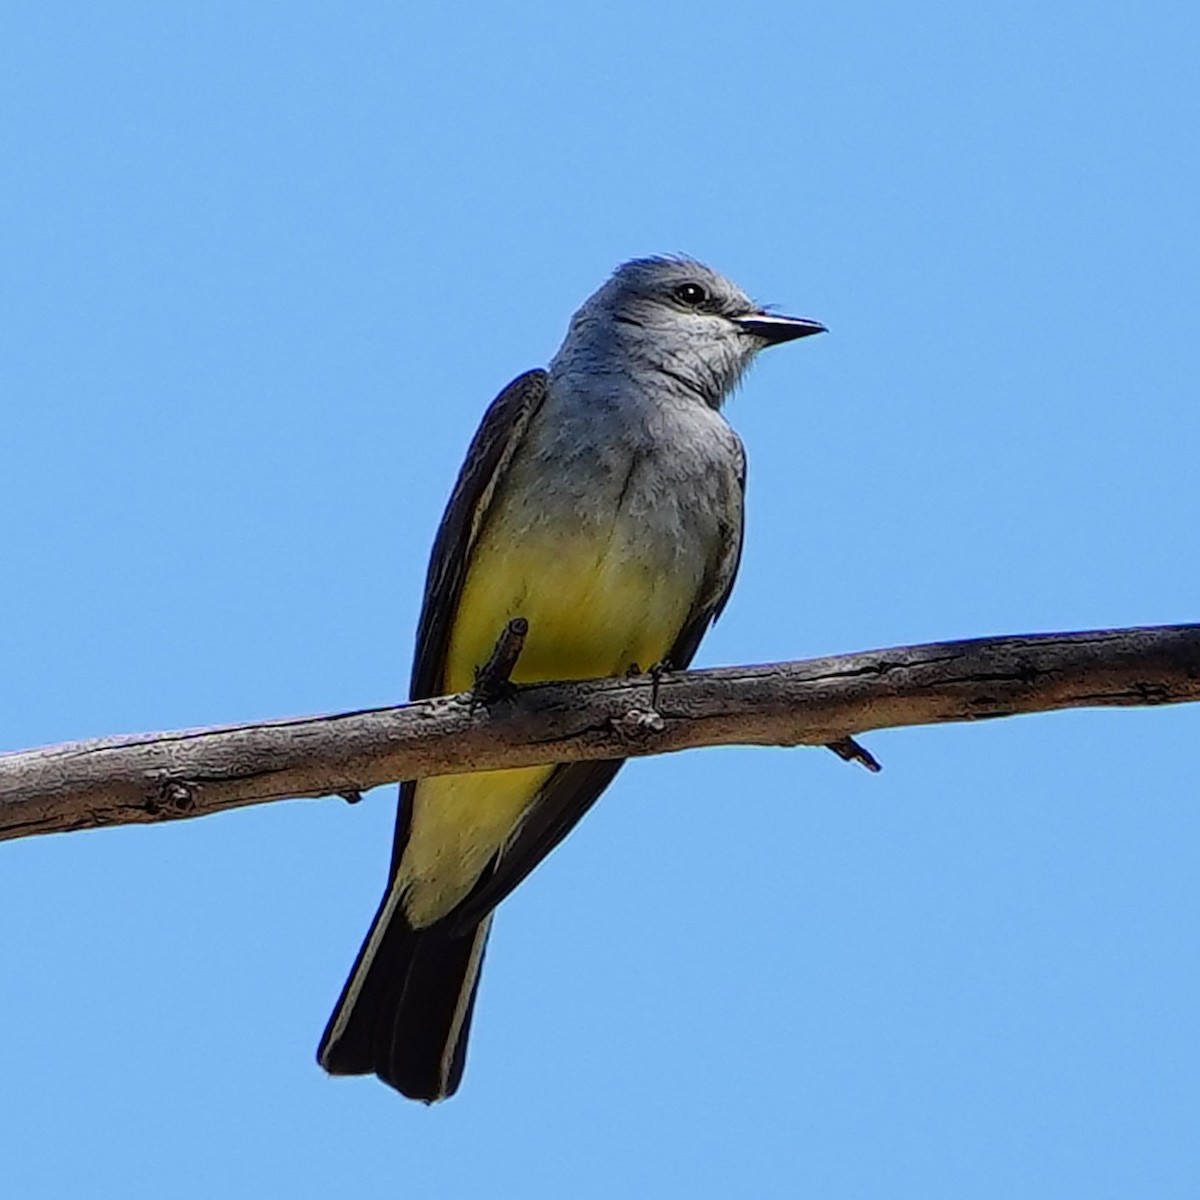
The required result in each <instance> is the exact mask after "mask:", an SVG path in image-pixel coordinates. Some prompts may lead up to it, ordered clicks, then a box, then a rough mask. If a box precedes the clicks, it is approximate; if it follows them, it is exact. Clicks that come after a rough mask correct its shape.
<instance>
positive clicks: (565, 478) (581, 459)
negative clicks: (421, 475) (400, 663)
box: [317, 255, 825, 1103]
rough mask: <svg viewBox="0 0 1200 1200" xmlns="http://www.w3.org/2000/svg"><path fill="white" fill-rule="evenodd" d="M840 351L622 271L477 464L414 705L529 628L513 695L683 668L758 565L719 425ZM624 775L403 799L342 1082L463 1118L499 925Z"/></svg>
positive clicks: (492, 418) (473, 454)
mask: <svg viewBox="0 0 1200 1200" xmlns="http://www.w3.org/2000/svg"><path fill="white" fill-rule="evenodd" d="M823 332H825V326H824V325H822V324H821V323H820V322H818V321H814V320H810V319H808V318H802V317H788V316H782V315H779V314H778V313H776V312H774V311H770V310H768V309H767V308H764V307H762V306H759V305H757V304H755V303H754V302H753V301H751V299H750V298H749V296H748V295H747V294H746V293H745V292H744V291H743V290H742V289H741V288H740V287H738V286H737V285H736V284H734V283H732V282H731V281H730V280H728V279H726V278H725V277H723V276H722V275H720V274H718V273H717V272H716V271H714V270H713V269H711V268H710V267H707V266H705V265H703V264H702V263H700V262H697V261H695V260H694V259H691V258H688V257H686V256H682V255H671V256H655V257H648V258H638V259H633V260H631V261H629V262H626V263H623V264H622V265H620V266H619V267H617V269H616V270H615V271H614V272H613V274H612V275H611V277H610V278H609V279H608V280H607V281H606V282H605V283H604V284H603V286H601V287H600V288H599V290H598V291H596V292H595V293H594V294H593V295H592V296H591V297H590V298H589V299H588V300H587V301H585V302H584V304H583V305H582V307H580V309H579V310H578V311H577V312H576V313H575V314H574V316H573V317H572V318H571V321H570V324H569V326H568V329H567V333H566V337H565V339H564V341H563V343H562V346H561V347H560V348H559V350H558V352H557V353H556V354H555V356H554V358H553V359H552V360H551V362H550V364H549V366H548V367H547V368H545V369H536V370H532V371H528V372H526V373H525V374H523V375H520V376H518V377H517V378H516V379H514V380H513V381H512V383H510V384H509V385H508V386H507V387H506V388H505V389H504V390H503V391H502V392H501V393H500V394H499V395H498V396H497V397H496V399H495V400H494V401H493V402H492V404H491V406H490V407H489V408H488V409H487V411H486V413H485V415H484V417H483V420H482V423H481V424H480V427H479V429H478V431H477V432H476V434H475V437H474V439H473V441H472V442H471V445H470V448H469V449H468V451H467V456H466V459H465V461H464V463H463V466H462V468H461V470H460V472H459V475H458V479H457V481H456V483H455V485H454V488H453V491H452V493H451V496H450V500H449V502H448V504H447V507H446V510H445V514H444V516H443V517H442V521H441V524H440V526H439V528H438V531H437V535H436V538H435V540H434V545H433V550H432V554H431V557H430V562H429V569H428V574H427V578H426V584H425V593H424V602H423V605H422V611H421V615H420V619H419V622H418V627H417V636H416V653H415V657H414V662H413V670H412V679H411V686H410V697H411V699H413V700H420V699H424V698H427V697H430V696H439V695H446V694H449V693H458V692H465V691H469V690H471V689H472V687H473V685H474V683H475V680H476V678H477V672H478V671H479V670H480V668H481V666H482V665H483V664H484V663H485V662H486V661H487V660H488V658H489V656H490V654H491V652H492V650H493V647H494V646H495V644H496V641H497V636H498V635H499V634H500V633H501V632H502V631H503V630H504V629H505V627H506V623H507V622H510V621H512V620H514V619H522V620H523V621H524V622H525V623H526V624H525V626H524V628H525V629H526V631H527V632H526V638H525V642H524V645H523V648H522V651H521V654H520V656H519V658H518V660H517V663H516V666H515V668H514V670H513V672H512V677H511V681H512V684H513V686H515V687H519V686H520V685H521V684H523V683H531V682H536V681H540V680H572V679H589V678H594V677H599V676H612V675H619V674H624V673H627V672H628V671H629V670H631V669H634V670H643V671H644V670H647V669H650V668H654V669H656V670H661V669H668V670H669V669H681V668H684V667H686V666H687V665H688V664H689V663H690V662H691V659H692V656H693V655H694V654H695V652H696V649H697V647H698V645H699V643H700V640H701V638H702V637H703V635H704V633H705V632H706V630H707V629H708V628H709V626H710V625H711V624H712V622H713V621H715V620H716V619H717V617H718V616H719V614H720V613H721V610H722V609H723V608H724V607H725V604H726V601H727V600H728V599H729V594H730V590H731V589H732V587H733V582H734V578H735V576H736V575H737V571H738V564H739V561H740V558H741V548H742V527H743V497H744V493H745V481H746V457H745V452H744V449H743V446H742V443H741V440H740V439H739V438H738V435H737V434H736V433H735V432H734V431H733V429H732V427H731V426H730V425H729V423H728V421H727V420H726V418H725V417H724V415H723V414H722V411H721V410H722V405H723V403H724V402H725V400H726V399H727V398H728V397H729V395H730V393H731V392H732V391H733V390H734V389H735V388H736V387H737V385H738V383H739V381H740V380H741V378H742V375H743V373H744V372H745V370H746V368H747V367H748V366H749V365H750V363H751V362H752V361H753V360H754V358H755V357H756V356H757V355H758V353H759V352H760V351H761V350H763V349H765V348H766V347H768V346H774V345H779V344H781V343H784V342H790V341H793V340H795V339H798V338H803V337H808V336H810V335H812V334H818V333H823ZM621 765H622V761H621V760H605V761H597V762H578V763H560V764H558V765H552V766H542V767H520V768H515V769H506V770H491V771H479V772H472V773H464V774H455V775H444V776H438V777H433V778H428V779H422V780H416V781H408V782H405V783H403V784H401V787H400V797H399V804H398V809H397V816H396V828H395V837H394V842H393V851H392V859H391V867H390V871H389V875H388V882H387V887H386V890H385V892H384V895H383V899H382V901H381V903H380V905H379V909H378V911H377V913H376V915H375V919H374V921H373V923H372V925H371V927H370V930H369V932H368V934H367V937H366V939H365V941H364V942H363V945H362V948H361V949H360V950H359V953H358V957H357V959H356V961H355V963H354V966H353V968H352V970H351V972H350V975H349V977H348V979H347V980H346V984H345V986H344V987H343V989H342V993H341V996H340V998H339V1000H338V1002H337V1005H336V1007H335V1008H334V1010H333V1013H332V1015H331V1016H330V1018H329V1022H328V1024H327V1025H326V1028H325V1032H324V1034H323V1036H322V1038H321V1041H320V1045H319V1047H318V1050H317V1061H318V1062H319V1063H320V1065H321V1066H322V1067H323V1068H324V1069H325V1070H326V1071H327V1072H329V1073H330V1074H333V1075H370V1074H375V1075H376V1076H378V1077H379V1079H381V1080H382V1081H383V1082H384V1083H386V1084H388V1085H389V1086H391V1087H393V1088H395V1089H396V1090H397V1091H399V1092H400V1093H401V1094H403V1095H404V1096H407V1097H410V1098H412V1099H414V1100H420V1101H424V1102H426V1103H433V1102H435V1101H440V1100H444V1099H446V1098H447V1097H449V1096H451V1095H453V1094H454V1092H455V1091H456V1090H457V1088H458V1086H459V1083H460V1082H461V1079H462V1074H463V1067H464V1064H465V1061H466V1051H467V1039H468V1033H469V1030H470V1025H471V1016H472V1012H473V1009H474V1006H475V998H476V993H477V989H478V985H479V976H480V968H481V967H482V965H483V958H484V951H485V948H486V945H487V940H488V934H489V932H490V929H491V925H492V920H493V915H494V911H495V908H496V906H497V905H498V904H499V903H500V902H501V901H502V900H503V899H504V898H505V897H506V896H507V895H508V894H509V893H510V892H511V891H512V890H513V888H515V887H516V886H517V885H518V884H519V883H520V882H521V881H522V880H523V879H524V878H525V877H526V876H527V875H528V874H529V873H530V871H532V870H533V869H534V868H535V867H536V866H537V864H538V863H539V862H541V860H542V859H543V858H545V856H546V855H547V854H548V853H549V852H550V851H551V850H553V849H554V847H555V846H556V845H558V843H559V842H560V841H561V840H562V839H563V838H564V837H565V836H566V835H567V834H568V833H569V832H570V831H571V829H572V828H573V827H574V826H575V824H576V823H577V822H578V821H579V820H580V818H581V817H582V816H583V815H584V814H585V813H586V812H587V810H588V809H589V808H590V807H591V806H592V804H593V803H595V801H596V799H597V798H598V797H599V795H600V793H601V792H603V791H604V789H605V788H606V787H607V786H608V785H609V783H611V782H612V779H613V777H614V776H615V775H616V773H617V771H618V769H619V768H620V767H621Z"/></svg>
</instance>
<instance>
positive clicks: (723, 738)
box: [0, 625, 1200, 840]
mask: <svg viewBox="0 0 1200 1200" xmlns="http://www.w3.org/2000/svg"><path fill="white" fill-rule="evenodd" d="M1189 700H1200V625H1174V626H1159V627H1154V628H1145V629H1115V630H1097V631H1093V632H1087V633H1064V634H1039V635H1030V636H1021V637H1002V638H981V639H977V640H972V641H962V642H942V643H934V644H930V645H924V646H901V647H897V648H895V649H890V650H875V651H869V652H867V653H862V654H847V655H840V656H838V657H836V658H819V659H810V660H807V661H804V662H790V663H775V664H772V665H768V666H759V667H723V668H720V669H717V670H706V671H687V672H681V673H678V674H667V675H664V676H663V677H662V678H661V679H658V680H655V679H654V678H652V677H651V676H649V675H641V676H636V677H633V678H628V679H600V680H590V681H587V682H583V683H566V684H563V683H547V684H538V685H534V686H529V687H523V688H521V689H520V690H519V691H517V692H516V693H515V695H510V696H501V697H500V698H495V699H490V700H488V701H487V702H486V703H481V702H477V701H475V700H474V699H473V698H472V697H471V696H470V695H465V694H464V695H460V696H448V697H442V698H440V699H435V700H426V701H421V702H419V703H415V704H406V705H402V706H399V707H396V708H386V709H372V710H367V711H362V712H350V713H338V714H335V715H332V716H315V717H297V718H294V719H288V720H282V721H270V722H264V723H263V724H258V725H237V726H224V727H217V728H211V729H191V730H182V731H178V732H172V733H151V734H138V735H131V736H127V737H110V738H101V739H97V740H93V741H86V742H73V743H68V744H64V745H59V746H49V747H45V748H43V749H38V750H27V751H20V752H18V753H14V754H6V755H0V840H3V839H7V838H17V837H23V836H26V835H30V834H36V833H52V832H60V831H66V830H71V829H88V828H95V827H99V826H105V825H124V824H133V823H145V822H152V821H164V820H171V819H175V818H179V817H195V816H201V815H204V814H205V813H212V812H218V811H220V810H222V809H226V808H235V807H238V806H240V805H244V804H260V803H264V802H266V801H269V800H282V799H284V798H287V797H291V796H325V795H337V794H340V795H344V796H347V797H354V796H356V795H357V794H358V793H359V792H361V791H362V790H364V789H366V788H371V787H376V786H378V785H379V784H384V783H390V782H394V781H396V780H399V779H408V778H418V777H421V776H425V775H438V774H447V773H452V772H456V771H473V770H487V769H494V768H498V767H520V766H531V765H534V764H539V763H548V762H567V761H573V760H582V759H600V758H624V757H628V756H634V755H645V754H663V753H666V752H668V751H673V750H685V749H689V748H692V747H697V746H718V745H734V744H740V745H758V746H795V745H823V744H827V743H836V742H839V741H841V740H843V739H845V738H848V737H850V736H852V735H854V734H861V733H863V732H866V731H869V730H873V729H886V728H893V727H896V726H901V725H926V724H934V723H940V722H945V721H975V720H980V719H982V718H985V717H1002V716H1011V715H1013V714H1015V713H1033V712H1048V711H1052V710H1056V709H1063V708H1081V707H1088V706H1119V705H1153V704H1175V703H1180V702H1183V701H1189Z"/></svg>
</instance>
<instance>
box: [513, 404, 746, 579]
mask: <svg viewBox="0 0 1200 1200" xmlns="http://www.w3.org/2000/svg"><path fill="white" fill-rule="evenodd" d="M741 471H742V448H741V443H740V441H739V440H738V437H737V435H736V434H735V433H734V432H733V430H732V429H731V428H730V427H729V424H728V422H727V421H726V420H725V419H724V417H722V416H721V414H720V413H718V412H716V411H715V410H713V409H711V408H709V407H708V406H707V405H705V404H703V403H700V402H698V401H696V400H695V399H693V398H691V397H678V396H674V395H670V394H664V395H654V396H647V395H645V394H644V393H642V392H639V391H635V390H632V389H629V388H628V387H626V388H620V387H613V388H610V389H606V390H599V389H595V390H591V394H590V395H581V394H580V393H579V391H578V390H577V389H569V388H566V387H562V386H560V387H558V388H552V389H551V392H550V394H549V396H548V397H547V399H546V402H545V404H544V405H543V406H542V408H541V410H540V411H539V412H538V414H537V417H536V418H535V420H534V422H533V423H532V425H531V427H530V429H529V431H528V433H527V436H526V440H525V444H524V445H523V446H522V447H521V449H520V450H519V451H518V453H517V455H516V456H515V457H514V460H513V463H512V467H511V470H510V474H509V478H508V480H507V481H506V486H505V492H506V493H507V494H506V496H505V501H506V502H507V503H508V504H511V505H512V512H513V517H514V519H515V520H516V521H517V523H518V525H519V526H520V527H523V528H524V529H526V530H528V531H529V532H534V531H536V530H538V529H539V527H542V528H544V527H546V526H551V525H552V526H557V527H564V526H565V527H567V528H569V529H574V530H578V531H579V532H580V533H581V534H584V535H586V536H597V535H600V536H603V535H604V533H605V531H606V530H607V531H608V536H609V537H610V538H611V539H612V549H613V551H614V552H617V553H620V554H622V555H623V556H630V557H637V558H644V559H645V560H646V561H647V563H648V564H653V566H654V567H655V568H656V569H657V570H662V571H669V572H679V573H682V574H686V575H691V576H694V577H696V578H697V580H699V579H700V578H704V577H711V576H712V575H713V574H714V572H716V571H717V570H718V567H719V561H718V560H720V559H721V558H723V557H725V556H726V555H727V554H728V553H729V543H730V541H731V539H732V540H733V542H734V549H735V550H736V539H737V537H738V536H739V534H740V528H741V503H742V498H741V485H740V482H739V481H740V476H741Z"/></svg>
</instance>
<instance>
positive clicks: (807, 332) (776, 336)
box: [733, 312, 826, 346]
mask: <svg viewBox="0 0 1200 1200" xmlns="http://www.w3.org/2000/svg"><path fill="white" fill-rule="evenodd" d="M733 323H734V324H735V325H736V326H738V328H739V329H741V330H742V332H743V333H749V334H751V335H752V336H753V337H756V338H762V340H763V341H764V342H766V343H767V345H768V346H778V345H780V344H781V343H783V342H794V341H795V340H796V338H802V337H811V336H812V335H813V334H814V333H825V332H826V329H825V326H824V325H822V324H821V322H820V321H810V320H809V319H808V318H807V317H780V316H776V315H775V314H774V313H761V312H760V313H751V314H750V315H749V316H748V317H734V318H733Z"/></svg>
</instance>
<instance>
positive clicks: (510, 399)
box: [392, 369, 548, 874]
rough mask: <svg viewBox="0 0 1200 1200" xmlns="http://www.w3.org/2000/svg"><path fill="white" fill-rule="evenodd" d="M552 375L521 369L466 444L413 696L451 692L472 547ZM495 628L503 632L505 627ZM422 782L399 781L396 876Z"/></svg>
mask: <svg viewBox="0 0 1200 1200" xmlns="http://www.w3.org/2000/svg"><path fill="white" fill-rule="evenodd" d="M547 379H548V377H547V375H546V372H545V371H543V370H540V369H538V370H534V371H526V372H525V374H524V375H518V376H517V378H516V379H514V380H513V381H512V383H510V384H509V385H508V387H506V388H505V389H504V391H502V392H501V393H500V395H498V396H497V397H496V399H495V400H493V401H492V403H491V405H490V406H489V408H488V410H487V412H486V413H484V415H483V420H482V421H481V422H480V425H479V429H478V430H477V431H476V433H475V437H474V439H473V440H472V441H471V445H470V447H469V448H468V450H467V457H466V459H465V461H464V462H463V465H462V469H461V470H460V471H459V473H458V479H457V480H456V482H455V484H454V491H453V492H452V493H451V495H450V501H449V503H448V504H447V505H446V512H445V514H444V516H443V517H442V523H441V525H439V526H438V531H437V536H436V537H435V538H434V542H433V552H432V554H431V555H430V558H429V573H428V575H427V576H426V578H425V599H424V602H423V603H422V606H421V619H420V621H419V622H418V624H417V647H416V654H415V656H414V658H413V670H412V683H411V686H410V688H409V699H411V700H423V699H425V698H426V697H428V696H440V695H441V694H442V692H443V691H444V690H445V683H444V675H445V671H446V654H447V651H448V649H449V645H450V631H451V629H452V627H453V624H454V616H455V613H456V611H457V609H458V601H459V596H460V595H461V594H462V588H463V582H464V581H465V580H466V577H467V565H468V563H469V562H470V558H471V550H472V548H473V547H474V545H475V540H476V538H477V537H478V536H479V531H480V529H482V527H483V522H484V519H485V517H486V516H487V511H488V508H489V507H490V506H491V503H492V499H493V497H494V496H495V494H496V488H497V486H498V484H499V483H500V480H501V479H502V478H503V476H504V473H505V471H506V470H507V468H508V464H509V462H510V461H511V460H512V456H513V454H514V453H515V451H516V448H517V446H518V445H519V444H520V441H521V438H522V436H523V435H524V433H525V430H526V429H527V428H528V426H529V422H530V421H531V420H532V419H533V415H534V413H536V412H537V410H538V409H539V408H540V407H541V406H542V402H543V401H544V400H545V398H546V386H547ZM496 633H497V634H499V633H500V630H497V631H496ZM416 786H417V785H416V781H415V780H408V781H406V782H405V783H402V784H401V785H400V805H399V808H398V809H397V812H396V837H395V841H394V843H393V846H392V873H393V874H395V871H396V867H397V866H398V865H399V862H400V856H401V855H402V854H403V853H404V846H405V843H406V842H407V841H408V827H409V822H410V820H411V817H412V802H413V793H414V792H415V791H416Z"/></svg>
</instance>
